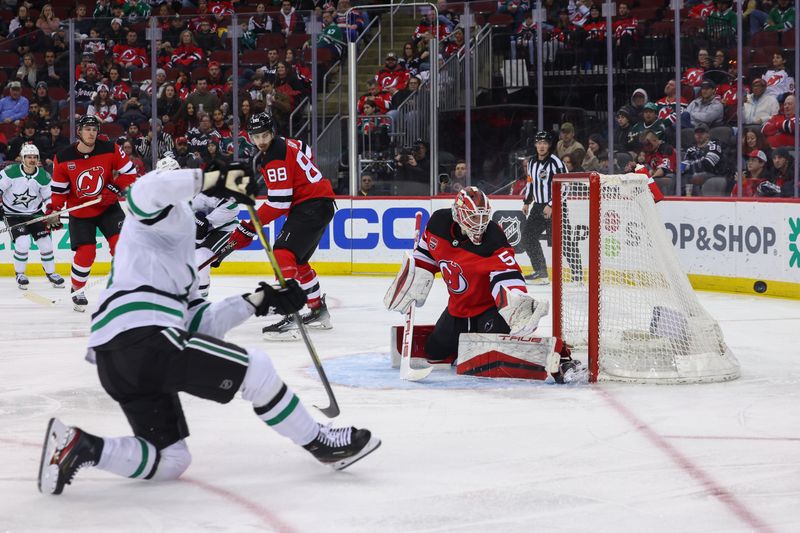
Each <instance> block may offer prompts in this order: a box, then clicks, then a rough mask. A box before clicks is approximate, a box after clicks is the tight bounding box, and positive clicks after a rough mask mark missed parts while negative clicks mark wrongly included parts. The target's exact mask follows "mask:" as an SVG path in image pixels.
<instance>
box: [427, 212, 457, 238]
mask: <svg viewBox="0 0 800 533" xmlns="http://www.w3.org/2000/svg"><path fill="white" fill-rule="evenodd" d="M452 226H453V212H452V211H451V210H450V209H449V208H445V209H437V210H436V211H434V212H433V213H431V218H430V219H429V220H428V223H427V224H426V225H425V231H427V232H428V233H431V234H433V235H436V236H438V237H442V238H444V239H447V240H450V239H451V238H452V236H451V235H450V228H451V227H452Z"/></svg>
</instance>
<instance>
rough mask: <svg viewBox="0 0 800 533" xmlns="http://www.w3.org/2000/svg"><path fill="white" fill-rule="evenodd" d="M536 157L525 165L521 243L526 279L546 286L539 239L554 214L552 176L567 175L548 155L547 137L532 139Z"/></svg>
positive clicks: (548, 140)
mask: <svg viewBox="0 0 800 533" xmlns="http://www.w3.org/2000/svg"><path fill="white" fill-rule="evenodd" d="M534 141H535V146H536V157H535V158H531V160H530V161H528V183H527V184H526V185H525V191H524V200H523V205H522V213H523V214H525V215H526V216H527V217H528V218H527V220H526V221H525V227H524V228H523V229H522V243H523V246H524V248H525V251H526V252H527V254H528V257H529V258H530V260H531V266H533V274H531V275H530V276H525V279H526V280H529V281H530V282H531V283H533V284H535V285H546V284H547V283H549V281H548V279H547V263H546V262H545V259H544V253H543V252H542V245H541V243H540V242H539V237H540V236H541V235H542V233H544V231H545V230H546V229H547V228H548V226H550V217H551V215H552V213H553V207H552V206H553V201H552V196H551V192H552V187H553V175H555V174H562V173H564V172H566V171H567V168H566V167H565V166H564V163H562V162H561V160H560V159H559V158H558V157H556V155H555V154H551V153H550V148H551V146H552V141H551V140H550V135H549V134H548V133H547V132H545V131H540V132H538V133H537V134H536V136H535V137H534Z"/></svg>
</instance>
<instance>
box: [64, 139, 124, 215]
mask: <svg viewBox="0 0 800 533" xmlns="http://www.w3.org/2000/svg"><path fill="white" fill-rule="evenodd" d="M77 144H78V143H77V142H76V143H73V144H71V145H70V146H67V147H66V148H64V149H63V150H61V151H60V152H59V153H58V155H56V157H55V158H54V159H53V183H52V189H53V204H54V206H56V207H63V206H64V204H65V203H66V205H67V207H74V206H76V205H81V204H84V203H86V202H88V201H90V200H94V199H95V198H97V197H98V196H100V195H101V194H103V193H104V192H105V193H106V194H108V192H109V191H108V190H107V189H106V185H107V184H109V183H113V184H114V185H115V186H116V187H117V188H118V189H119V190H120V191H123V190H125V189H126V188H127V187H128V186H129V185H130V184H131V183H133V180H135V179H136V167H135V166H134V165H133V163H131V160H130V159H129V158H128V156H127V154H125V152H123V151H122V148H120V147H119V146H117V145H115V144H114V143H113V142H111V141H101V140H98V141H97V142H96V143H95V145H94V150H93V151H92V153H90V154H82V153H80V152H79V151H78V149H77ZM114 171H117V172H118V173H119V175H118V176H117V177H116V178H114ZM108 207H109V206H108V205H100V204H95V205H92V206H89V207H86V208H84V209H78V210H76V211H73V212H72V213H70V216H75V217H78V218H91V217H96V216H97V215H99V214H101V213H102V212H103V211H105V210H106V209H108Z"/></svg>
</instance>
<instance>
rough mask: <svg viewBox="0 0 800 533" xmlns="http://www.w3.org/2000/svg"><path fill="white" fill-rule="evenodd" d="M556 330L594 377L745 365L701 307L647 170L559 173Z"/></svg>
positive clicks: (648, 377)
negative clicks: (583, 359) (582, 356)
mask: <svg viewBox="0 0 800 533" xmlns="http://www.w3.org/2000/svg"><path fill="white" fill-rule="evenodd" d="M552 199H553V213H552V240H553V257H552V272H553V276H552V277H553V302H552V317H553V335H554V336H556V337H559V338H561V339H563V340H564V341H565V342H566V343H567V344H569V345H571V346H573V347H575V348H576V349H577V350H578V351H581V350H586V351H587V352H588V361H589V365H588V366H589V380H590V381H591V382H595V381H597V380H617V381H629V382H645V383H698V382H713V381H726V380H730V379H736V378H737V377H738V376H739V364H738V362H737V361H736V358H735V357H734V355H733V354H732V353H731V351H730V349H729V348H728V347H727V345H726V344H725V341H724V339H723V336H722V331H721V329H720V327H719V325H718V324H717V322H716V320H714V319H713V318H712V317H711V315H709V314H708V312H706V310H705V309H704V308H703V307H702V305H700V302H699V300H698V299H697V296H696V294H695V293H694V290H693V289H692V287H691V285H690V284H689V281H688V278H687V276H686V273H685V272H684V271H683V268H682V267H681V265H680V262H679V260H678V256H677V254H676V253H675V250H674V247H673V245H672V241H671V240H670V239H669V237H668V236H667V233H666V230H665V228H664V224H663V222H662V221H661V217H660V215H659V213H658V210H657V208H656V206H655V203H654V202H653V198H652V195H651V193H650V189H649V187H648V178H647V176H643V175H641V174H626V175H602V174H599V173H597V172H581V173H569V174H559V175H557V176H554V177H553V185H552Z"/></svg>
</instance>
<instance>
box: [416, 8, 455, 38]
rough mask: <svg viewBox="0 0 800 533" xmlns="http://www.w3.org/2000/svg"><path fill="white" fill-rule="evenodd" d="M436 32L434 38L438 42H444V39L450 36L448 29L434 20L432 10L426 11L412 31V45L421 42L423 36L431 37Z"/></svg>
mask: <svg viewBox="0 0 800 533" xmlns="http://www.w3.org/2000/svg"><path fill="white" fill-rule="evenodd" d="M437 31H438V35H437V36H436V37H437V39H439V41H442V40H444V38H445V37H447V36H448V35H450V28H448V27H447V25H445V24H440V23H439V22H438V21H437V20H436V16H435V14H434V12H433V10H430V11H428V12H427V13H425V15H423V17H422V20H421V21H420V22H419V24H417V27H416V28H415V29H414V34H413V40H414V43H415V44H416V43H418V42H419V41H420V40H422V36H423V35H424V34H426V33H427V34H429V35H430V36H433V34H434V33H436V32H437Z"/></svg>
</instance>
